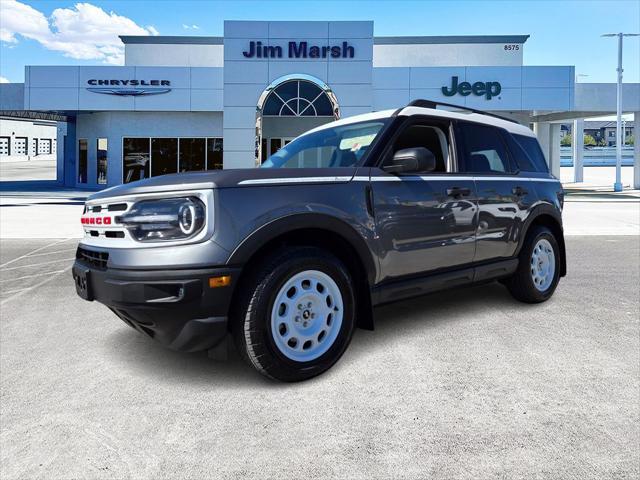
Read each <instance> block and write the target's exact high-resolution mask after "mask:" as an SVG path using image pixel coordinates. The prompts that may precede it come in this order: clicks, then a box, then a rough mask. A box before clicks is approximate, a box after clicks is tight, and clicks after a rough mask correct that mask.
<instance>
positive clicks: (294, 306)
mask: <svg viewBox="0 0 640 480" xmlns="http://www.w3.org/2000/svg"><path fill="white" fill-rule="evenodd" d="M351 285H352V281H351V277H350V275H349V271H348V270H347V269H346V268H345V266H344V265H343V263H342V262H341V261H340V260H338V259H337V258H336V257H334V256H333V255H331V254H330V253H328V252H326V251H324V250H321V249H318V248H314V247H292V248H290V249H288V250H286V251H285V250H281V251H278V252H276V253H274V254H271V255H270V256H269V257H268V258H266V259H265V260H264V261H263V262H262V264H261V266H259V267H258V268H257V269H256V270H255V271H254V272H253V273H252V274H251V275H250V278H249V279H248V281H247V282H246V283H245V284H244V288H245V295H244V298H243V299H241V300H240V302H239V304H238V305H237V309H236V314H235V318H234V321H233V328H232V330H233V332H232V333H233V336H234V340H235V343H236V346H237V348H238V350H239V351H240V354H241V356H242V357H244V358H245V359H246V360H248V361H249V363H250V364H251V365H253V366H254V367H255V368H256V369H257V370H258V371H259V372H260V373H262V374H264V375H266V376H267V377H270V378H273V379H277V380H282V381H299V380H305V379H307V378H311V377H314V376H316V375H319V374H320V373H322V372H324V371H326V370H327V369H329V368H330V367H331V366H332V365H333V364H334V363H336V362H337V361H338V359H339V358H340V356H341V355H342V354H343V353H344V351H345V350H346V348H347V346H348V345H349V342H350V341H351V337H352V335H353V330H354V325H355V298H354V292H353V289H352V287H351Z"/></svg>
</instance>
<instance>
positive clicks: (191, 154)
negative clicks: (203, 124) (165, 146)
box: [180, 138, 205, 172]
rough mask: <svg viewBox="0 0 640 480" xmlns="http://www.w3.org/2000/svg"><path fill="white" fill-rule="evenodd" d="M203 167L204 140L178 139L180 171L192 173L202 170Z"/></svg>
mask: <svg viewBox="0 0 640 480" xmlns="http://www.w3.org/2000/svg"><path fill="white" fill-rule="evenodd" d="M204 167H205V139H204V138H181V139H180V171H181V172H193V171H197V170H204Z"/></svg>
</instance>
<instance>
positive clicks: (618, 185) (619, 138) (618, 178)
mask: <svg viewBox="0 0 640 480" xmlns="http://www.w3.org/2000/svg"><path fill="white" fill-rule="evenodd" d="M602 36H603V37H618V70H617V71H618V90H617V93H618V94H617V99H616V183H614V184H613V191H614V192H621V191H622V39H623V38H624V37H637V36H640V34H638V33H622V32H620V33H606V34H604V35H602Z"/></svg>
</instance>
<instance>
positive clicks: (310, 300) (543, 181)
mask: <svg viewBox="0 0 640 480" xmlns="http://www.w3.org/2000/svg"><path fill="white" fill-rule="evenodd" d="M439 105H442V104H436V103H433V102H429V101H425V100H417V101H414V102H412V103H411V104H409V105H408V106H407V107H404V108H400V109H398V110H395V111H383V112H377V113H370V114H365V115H360V116H356V117H352V118H347V119H343V120H339V121H336V122H333V123H329V124H326V125H323V126H321V127H318V128H316V129H314V130H311V131H309V132H307V133H305V134H304V135H301V136H300V137H298V138H297V139H295V140H294V141H292V142H291V143H289V144H288V145H286V146H285V147H283V148H282V149H281V150H279V151H278V152H277V153H275V154H274V155H272V156H271V157H270V158H269V159H267V160H266V162H265V163H264V164H263V165H262V168H257V169H243V170H219V171H213V172H201V173H183V174H178V175H166V176H161V177H154V178H149V179H146V180H142V181H139V182H134V183H131V184H126V185H120V186H117V187H114V188H110V189H107V190H104V191H101V192H98V193H95V194H93V195H91V196H90V197H89V199H88V200H87V202H86V206H85V212H84V214H83V216H82V225H83V227H84V231H85V237H84V238H83V239H82V241H81V242H80V244H79V246H78V250H77V254H76V261H75V264H74V266H73V277H74V279H75V284H76V290H77V292H78V294H79V295H80V296H81V297H83V298H84V299H86V300H97V301H98V302H101V303H103V304H105V305H106V306H108V307H109V308H110V309H111V310H112V311H113V312H114V313H115V314H116V315H117V316H118V317H120V318H121V319H122V320H123V321H124V322H125V323H127V324H128V325H129V326H131V327H133V328H135V329H136V330H138V331H139V332H142V333H144V334H146V335H148V336H150V337H152V338H153V339H155V340H157V341H159V342H161V343H163V344H165V345H167V346H168V347H170V348H173V349H177V350H183V351H196V350H205V349H212V348H213V347H215V346H216V345H218V344H220V342H221V341H222V340H223V339H224V338H225V337H226V336H227V334H230V335H231V336H232V337H233V339H234V341H235V344H236V346H237V349H238V350H239V352H240V354H241V356H242V357H244V358H245V359H246V360H247V361H248V362H249V363H250V364H251V365H253V366H254V367H255V368H256V369H257V370H258V371H260V372H261V373H262V374H264V375H266V376H268V377H271V378H274V379H278V380H282V381H297V380H303V379H307V378H310V377H313V376H315V375H318V374H320V373H322V372H324V371H325V370H327V369H328V368H330V367H331V366H332V365H333V364H334V363H335V362H336V361H337V360H338V359H339V358H340V356H341V355H342V354H343V353H344V351H345V349H346V348H347V346H348V345H349V342H350V340H351V337H352V334H353V331H354V328H356V327H361V328H366V329H372V328H373V314H372V308H373V307H374V306H375V305H379V304H383V303H387V302H392V301H398V300H402V299H406V298H409V297H414V296H416V295H421V294H424V293H429V292H433V291H436V290H442V289H446V288H451V287H459V286H461V285H470V284H476V283H480V282H488V281H493V280H499V281H500V282H502V283H503V284H504V285H505V286H506V288H507V289H508V290H509V291H510V292H511V294H512V295H513V296H514V297H515V298H516V299H518V300H520V301H523V302H529V303H535V302H543V301H545V300H547V299H549V297H551V295H552V294H553V292H554V290H555V289H556V286H557V284H558V280H559V278H560V277H562V276H564V275H565V272H566V261H565V247H564V239H563V231H562V218H561V211H562V206H563V190H562V186H561V185H560V182H559V181H558V179H556V178H554V177H553V176H552V175H550V174H549V171H548V168H547V165H546V163H545V159H544V156H543V153H542V150H541V149H540V146H539V145H538V142H537V140H536V138H535V136H534V134H533V133H532V132H531V130H529V129H528V128H526V127H524V126H522V125H519V124H518V123H515V122H513V121H509V120H507V119H502V118H499V117H496V116H493V115H489V114H486V113H483V112H478V111H476V110H469V109H463V110H460V107H457V108H458V111H450V110H442V109H438V108H436V107H437V106H439Z"/></svg>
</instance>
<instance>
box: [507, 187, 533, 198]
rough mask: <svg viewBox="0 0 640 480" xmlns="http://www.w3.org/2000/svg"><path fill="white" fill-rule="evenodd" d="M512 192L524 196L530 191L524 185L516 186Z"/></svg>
mask: <svg viewBox="0 0 640 480" xmlns="http://www.w3.org/2000/svg"><path fill="white" fill-rule="evenodd" d="M511 193H513V194H514V195H517V196H518V197H524V196H525V195H526V194H528V193H529V192H528V191H527V190H526V189H524V188H522V187H514V188H513V189H512V190H511Z"/></svg>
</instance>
